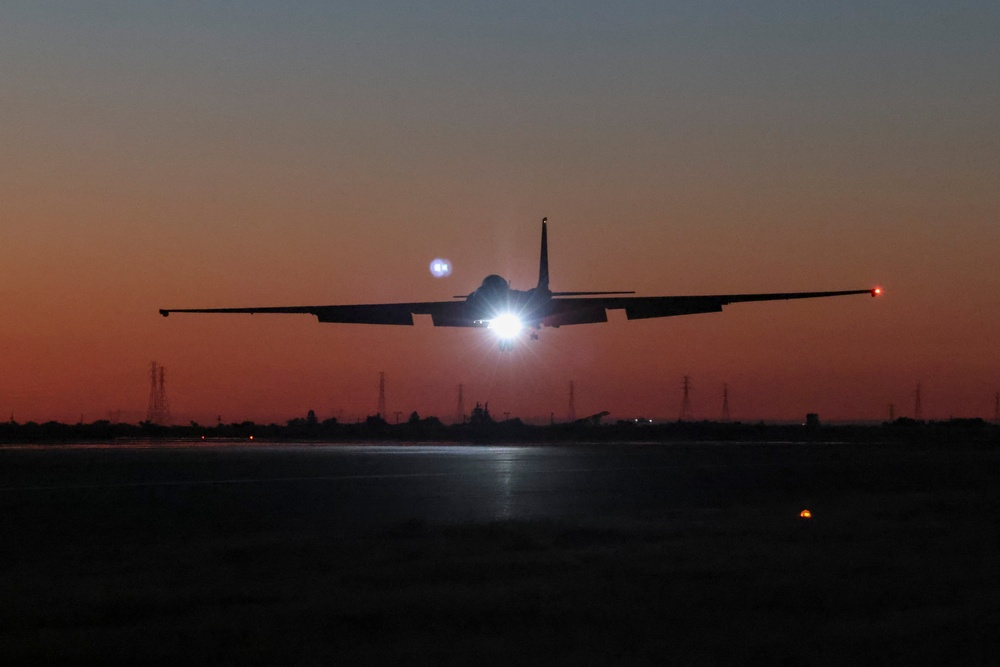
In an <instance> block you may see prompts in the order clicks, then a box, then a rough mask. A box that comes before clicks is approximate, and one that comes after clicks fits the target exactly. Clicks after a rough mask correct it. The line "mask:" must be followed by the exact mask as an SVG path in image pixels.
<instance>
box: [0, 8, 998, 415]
mask: <svg viewBox="0 0 1000 667" xmlns="http://www.w3.org/2000/svg"><path fill="white" fill-rule="evenodd" d="M369 5H372V6H369ZM998 35H1000V4H997V3H995V2H986V1H983V2H961V1H956V2H937V1H934V2H931V1H921V0H906V1H902V0H900V1H895V2H879V3H862V2H851V3H823V2H803V1H801V0H796V1H794V2H793V1H787V2H765V3H745V2H690V3H667V2H633V1H621V2H615V3H610V2H577V3H537V2H505V3H494V2H439V1H429V2H421V3H414V2H384V3H356V4H354V3H351V4H348V3H331V2H326V1H322V2H321V1H319V0H316V1H311V2H281V3H279V2H252V1H246V2H211V3H203V2H151V1H150V2H140V1H136V2H128V3H122V2H76V1H66V2H46V1H44V0H43V1H38V0H32V1H25V2H21V1H19V0H5V2H3V3H2V5H0V91H2V93H0V147H2V150H0V232H2V234H0V303H2V305H3V311H4V317H3V318H2V321H0V419H4V420H5V419H7V418H9V417H10V416H11V415H13V417H14V419H16V420H17V421H19V422H24V421H28V420H34V421H44V420H49V419H56V420H60V421H73V422H75V421H77V420H78V419H80V418H81V416H82V417H83V419H84V420H85V421H87V422H90V421H94V420H97V419H104V418H107V417H108V416H109V415H113V414H119V415H120V416H121V418H122V419H124V420H127V421H138V420H139V419H142V418H144V416H145V410H146V402H147V396H148V390H149V379H148V372H149V363H150V362H151V361H153V360H156V361H157V362H159V363H160V364H162V365H163V366H164V367H165V368H166V377H167V393H168V398H169V401H170V407H171V409H172V412H173V416H174V420H175V421H176V422H177V423H187V422H188V421H191V420H195V421H199V422H202V423H210V424H214V423H215V420H216V417H217V416H221V417H222V419H223V420H224V421H227V422H231V421H242V420H244V419H252V420H256V421H279V422H283V421H285V420H287V419H290V418H292V417H296V416H302V415H304V414H305V413H306V411H307V410H309V409H313V410H315V411H316V413H317V415H318V416H319V417H320V418H321V419H325V418H327V417H331V416H336V417H337V418H338V419H341V420H345V421H353V420H355V419H358V418H364V416H366V415H368V414H372V413H374V412H375V409H376V405H377V398H378V373H379V371H385V373H386V377H387V404H388V405H387V407H388V411H389V412H390V418H391V414H392V413H393V412H395V411H397V410H398V411H402V412H403V418H404V419H405V417H406V415H408V414H409V413H410V412H411V411H413V410H417V411H418V412H419V413H420V414H421V415H438V416H440V417H441V418H442V419H444V420H445V421H450V420H451V419H452V417H453V415H454V413H455V408H456V398H457V386H458V385H459V384H460V383H461V384H463V385H464V399H465V406H466V409H467V410H468V409H470V408H471V407H472V405H473V404H474V403H475V402H476V401H483V402H485V401H489V405H490V409H491V411H492V412H493V413H494V414H502V413H503V412H509V413H511V415H512V416H519V417H522V418H525V419H531V418H536V417H541V418H543V419H548V417H549V415H550V414H552V413H554V414H555V417H556V419H564V418H565V416H566V412H567V407H568V398H567V395H568V384H569V382H570V381H571V380H572V381H574V382H575V388H576V413H577V415H578V416H584V415H587V414H591V413H595V412H598V411H601V410H608V411H610V412H611V413H612V415H611V418H612V419H615V418H626V417H632V416H636V415H645V416H650V417H657V418H668V419H674V418H676V417H677V416H678V414H679V410H680V402H681V378H682V376H684V375H685V374H686V375H689V376H690V377H691V381H692V384H693V393H692V396H691V398H692V407H693V412H694V416H695V417H696V418H718V417H719V416H720V414H721V406H722V386H723V383H728V385H729V387H730V409H731V413H732V416H733V418H736V419H798V418H802V417H803V416H804V415H805V413H807V412H818V413H819V414H820V417H821V419H823V420H824V421H829V420H838V419H853V420H869V419H885V418H886V417H887V414H888V406H889V404H890V403H893V404H895V406H896V414H897V416H912V415H913V407H914V405H913V404H914V399H913V394H914V387H915V386H916V384H917V382H920V383H921V384H922V389H923V416H924V417H925V418H933V419H939V418H948V417H951V416H955V417H972V416H982V417H987V418H992V416H993V409H994V395H995V393H996V392H998V391H1000V270H998V257H1000V74H998V73H1000V39H998ZM542 216H548V218H549V245H550V262H551V271H552V283H551V287H552V289H553V290H616V289H625V290H629V289H631V290H636V291H637V292H638V293H639V294H641V295H672V294H678V295H680V294H713V293H742V292H757V291H760V292H774V291H793V290H794V291H798V290H841V289H863V288H868V287H872V286H874V285H882V286H883V287H884V288H885V290H886V295H885V296H884V297H883V298H881V299H877V300H875V299H871V298H868V297H865V296H859V297H845V298H839V299H827V300H817V301H802V302H777V303H769V304H744V305H734V306H729V307H727V308H726V309H725V310H724V311H723V312H722V313H717V314H705V315H694V316H689V317H677V318H665V319H657V320H643V321H632V322H628V321H625V320H624V316H623V315H621V316H620V317H615V316H614V313H612V321H611V322H609V323H608V324H594V325H585V326H578V327H565V328H561V329H558V330H556V329H546V330H543V331H542V332H541V339H540V340H538V341H526V342H525V343H524V344H522V345H520V346H519V348H518V349H517V350H516V351H515V352H513V353H501V352H500V351H499V350H498V349H497V346H496V343H495V341H494V340H493V339H492V338H491V336H490V335H489V334H488V333H487V332H485V331H478V330H464V329H443V328H437V329H435V328H433V327H431V326H429V323H428V325H427V326H420V324H419V323H418V326H416V327H375V326H363V325H331V324H319V323H318V322H317V321H316V319H315V318H314V317H311V316H308V315H301V316H297V315H288V316H262V315H257V316H252V317H251V316H238V315H187V316H185V315H175V316H171V317H170V318H168V319H164V318H162V317H160V316H159V315H158V314H157V309H158V308H188V307H191V308H198V307H223V306H277V305H314V304H337V303H376V302H381V301H425V300H446V299H449V298H450V297H451V296H452V295H455V294H467V293H469V292H471V291H472V290H473V289H475V287H477V286H478V285H479V283H480V281H481V280H482V278H483V277H484V276H485V275H487V274H489V273H499V274H501V275H503V276H505V277H507V278H508V279H510V280H511V281H512V282H513V285H514V287H520V288H527V287H531V286H533V285H534V283H535V281H536V280H537V265H538V242H539V233H540V221H541V218H542ZM435 257H446V258H448V259H450V260H451V261H452V263H453V265H454V272H453V273H452V275H451V276H450V277H447V278H443V279H436V278H434V277H433V276H432V275H431V274H430V272H429V270H428V264H429V262H430V261H431V260H432V259H433V258H435Z"/></svg>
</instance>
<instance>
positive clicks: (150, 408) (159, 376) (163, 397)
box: [146, 361, 171, 424]
mask: <svg viewBox="0 0 1000 667" xmlns="http://www.w3.org/2000/svg"><path fill="white" fill-rule="evenodd" d="M146 421H148V422H150V423H151V424H169V423H170V421H171V419H170V405H169V404H168V403H167V385H166V378H165V376H164V371H163V366H159V365H157V363H156V362H155V361H153V362H151V363H150V364H149V404H148V405H147V407H146Z"/></svg>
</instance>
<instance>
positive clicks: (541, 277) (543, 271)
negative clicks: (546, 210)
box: [537, 218, 549, 292]
mask: <svg viewBox="0 0 1000 667" xmlns="http://www.w3.org/2000/svg"><path fill="white" fill-rule="evenodd" d="M548 220H549V219H548V218H542V256H541V259H540V260H539V261H538V287H537V289H538V290H540V291H546V292H547V291H548V290H549V236H548V233H547V231H546V228H545V226H546V225H545V223H547V222H548Z"/></svg>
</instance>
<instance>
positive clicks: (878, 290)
mask: <svg viewBox="0 0 1000 667" xmlns="http://www.w3.org/2000/svg"><path fill="white" fill-rule="evenodd" d="M872 296H882V288H881V287H875V288H872Z"/></svg>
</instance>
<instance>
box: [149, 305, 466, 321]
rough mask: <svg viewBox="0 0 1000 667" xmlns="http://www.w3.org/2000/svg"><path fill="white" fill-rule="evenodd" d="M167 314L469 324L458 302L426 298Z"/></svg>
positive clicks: (173, 310) (171, 310) (167, 311)
mask: <svg viewBox="0 0 1000 667" xmlns="http://www.w3.org/2000/svg"><path fill="white" fill-rule="evenodd" d="M170 313H243V314H249V315H254V314H256V313H270V314H284V315H287V314H308V315H315V316H316V318H317V319H318V320H319V321H320V322H339V323H348V324H402V325H409V326H412V325H413V316H414V315H430V316H431V319H432V320H433V322H434V326H436V327H473V326H482V325H481V324H478V325H477V324H476V323H474V322H473V321H472V320H471V319H469V318H467V317H466V315H465V303H464V302H462V301H428V302H423V303H371V304H357V305H342V306H277V307H269V308H162V309H160V314H161V315H163V316H164V317H166V316H168V315H170Z"/></svg>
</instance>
